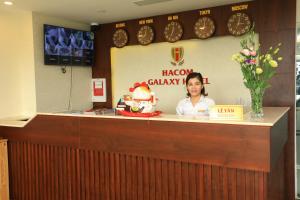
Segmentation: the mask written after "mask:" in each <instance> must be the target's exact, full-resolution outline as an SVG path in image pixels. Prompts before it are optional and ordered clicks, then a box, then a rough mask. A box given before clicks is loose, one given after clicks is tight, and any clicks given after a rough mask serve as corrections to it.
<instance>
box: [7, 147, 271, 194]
mask: <svg viewBox="0 0 300 200" xmlns="http://www.w3.org/2000/svg"><path fill="white" fill-rule="evenodd" d="M9 156H10V158H9V166H10V174H11V177H10V178H11V186H12V187H11V198H12V199H16V200H23V199H30V200H40V199H45V200H48V199H72V200H85V199H86V200H87V199H103V200H122V199H128V200H134V199H135V200H143V199H145V200H152V199H153V200H154V199H155V200H162V199H169V200H174V199H178V200H191V199H194V200H198V199H205V200H216V199H222V200H234V199H238V200H246V199H247V200H248V199H249V200H256V199H264V197H265V196H266V195H267V194H266V191H267V185H266V180H267V175H266V173H263V172H255V171H248V170H239V169H231V168H225V167H218V166H212V165H205V164H192V163H188V162H177V161H169V160H162V159H154V158H148V157H139V156H131V155H125V154H119V153H108V152H102V151H96V150H78V149H74V148H70V147H62V146H52V145H37V144H32V143H27V142H10V143H9Z"/></svg>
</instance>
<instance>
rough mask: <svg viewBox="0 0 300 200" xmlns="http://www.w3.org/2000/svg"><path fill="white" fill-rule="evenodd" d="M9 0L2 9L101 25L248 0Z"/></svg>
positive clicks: (1, 5)
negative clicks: (9, 2)
mask: <svg viewBox="0 0 300 200" xmlns="http://www.w3.org/2000/svg"><path fill="white" fill-rule="evenodd" d="M1 1H4V0H1ZM12 1H13V3H14V5H13V6H11V7H10V8H5V9H20V10H28V11H34V12H39V13H43V14H46V15H51V16H56V17H62V18H66V19H70V20H74V21H78V22H84V23H88V24H90V23H91V22H97V23H99V24H103V23H110V22H117V21H122V20H128V19H136V18H142V17H149V16H155V15H161V14H167V13H175V12H181V11H187V10H193V9H199V8H207V7H213V6H219V5H226V4H231V3H237V2H246V1H249V0H200V1H199V0H142V1H144V2H142V3H150V4H148V5H144V6H138V5H136V4H135V3H134V2H136V1H141V0H12ZM160 1H164V2H160ZM153 2H156V3H153ZM151 3H153V4H151ZM4 7H8V6H5V5H4V4H3V3H1V4H0V9H1V8H2V9H3V8H4Z"/></svg>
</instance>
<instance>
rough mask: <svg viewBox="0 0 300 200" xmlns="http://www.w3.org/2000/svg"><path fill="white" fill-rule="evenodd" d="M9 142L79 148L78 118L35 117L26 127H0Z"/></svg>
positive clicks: (2, 134) (1, 133) (0, 132)
mask: <svg viewBox="0 0 300 200" xmlns="http://www.w3.org/2000/svg"><path fill="white" fill-rule="evenodd" d="M0 135H1V136H2V137H3V138H7V139H9V140H10V141H24V142H29V141H30V142H32V143H35V144H48V145H61V146H73V147H79V118H76V117H65V116H60V117H57V116H47V115H37V116H36V117H35V118H34V119H33V120H32V121H31V122H30V123H29V124H28V125H27V126H26V127H24V128H16V127H0Z"/></svg>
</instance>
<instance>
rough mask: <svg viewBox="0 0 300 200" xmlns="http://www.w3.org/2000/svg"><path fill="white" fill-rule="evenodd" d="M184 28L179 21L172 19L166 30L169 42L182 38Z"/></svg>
mask: <svg viewBox="0 0 300 200" xmlns="http://www.w3.org/2000/svg"><path fill="white" fill-rule="evenodd" d="M182 35H183V28H182V26H181V24H180V23H179V22H175V21H172V22H170V23H168V24H167V25H166V27H165V30H164V36H165V39H166V41H168V42H176V41H178V40H180V39H181V37H182Z"/></svg>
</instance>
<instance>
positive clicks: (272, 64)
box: [269, 60, 278, 67]
mask: <svg viewBox="0 0 300 200" xmlns="http://www.w3.org/2000/svg"><path fill="white" fill-rule="evenodd" d="M269 64H270V65H271V67H278V63H277V62H276V61H275V60H270V61H269Z"/></svg>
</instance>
